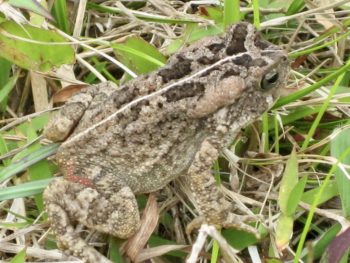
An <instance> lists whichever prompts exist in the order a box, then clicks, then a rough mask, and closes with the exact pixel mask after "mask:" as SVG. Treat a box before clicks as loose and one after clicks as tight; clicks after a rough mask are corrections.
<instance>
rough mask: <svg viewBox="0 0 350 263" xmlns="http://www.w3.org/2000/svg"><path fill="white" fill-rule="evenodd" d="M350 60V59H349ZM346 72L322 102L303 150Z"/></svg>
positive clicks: (302, 148)
mask: <svg viewBox="0 0 350 263" xmlns="http://www.w3.org/2000/svg"><path fill="white" fill-rule="evenodd" d="M349 61H350V60H349ZM344 74H345V73H343V74H341V75H340V76H339V77H338V78H337V80H336V81H335V83H334V85H333V86H332V88H331V89H330V91H329V94H328V97H327V99H326V100H325V102H324V103H323V104H322V106H321V109H320V111H319V112H318V114H317V117H316V119H315V121H314V122H313V123H312V125H311V128H310V130H309V133H308V134H307V136H306V138H305V140H304V142H303V145H302V147H301V150H305V149H306V148H307V146H308V145H309V142H310V141H311V139H312V137H313V136H314V134H315V131H316V129H317V127H318V125H319V123H320V121H321V119H322V116H323V115H324V113H325V112H326V110H327V108H328V105H329V102H330V101H331V99H332V98H333V96H334V94H335V92H336V90H337V88H338V87H339V85H340V83H341V82H342V80H343V77H344Z"/></svg>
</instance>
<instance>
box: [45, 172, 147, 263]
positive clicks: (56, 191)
mask: <svg viewBox="0 0 350 263" xmlns="http://www.w3.org/2000/svg"><path fill="white" fill-rule="evenodd" d="M107 192H109V191H107ZM110 192H112V191H110ZM44 199H45V204H46V210H47V213H48V216H49V220H50V221H51V227H52V229H53V231H54V233H55V234H56V239H57V243H58V246H59V247H60V248H61V249H63V250H65V251H66V252H68V253H69V254H72V255H74V256H77V257H79V258H81V259H82V260H83V261H84V262H87V263H95V262H102V263H107V262H109V263H110V261H109V260H108V259H106V258H105V257H104V256H102V255H101V254H100V253H99V252H97V251H96V250H95V249H94V248H93V247H91V246H89V245H87V243H86V242H85V241H84V240H83V239H82V238H81V237H80V236H79V233H78V232H77V231H76V230H75V225H76V224H77V222H79V223H82V224H84V225H86V226H87V227H89V228H91V229H95V230H97V231H101V232H104V233H108V234H111V235H113V236H117V237H119V238H128V237H130V236H131V235H133V234H134V233H135V232H136V230H137V229H138V227H139V220H140V219H139V213H138V209H137V203H136V200H135V197H134V195H133V193H132V192H131V189H130V188H129V187H126V186H121V187H119V189H114V191H113V192H112V193H111V194H105V193H104V192H103V191H102V189H100V190H99V189H97V188H90V187H87V186H85V185H82V184H78V183H74V182H70V181H67V180H64V179H58V180H55V181H53V182H52V183H51V184H50V185H49V186H48V187H47V188H46V190H45V191H44Z"/></svg>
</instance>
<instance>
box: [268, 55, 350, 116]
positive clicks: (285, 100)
mask: <svg viewBox="0 0 350 263" xmlns="http://www.w3.org/2000/svg"><path fill="white" fill-rule="evenodd" d="M349 69H350V60H348V61H347V62H346V64H345V65H344V66H342V67H340V68H339V69H338V70H336V71H334V72H333V73H331V74H329V75H327V76H325V77H323V78H322V79H320V80H319V81H318V82H316V83H315V84H312V85H310V86H309V87H307V88H305V89H302V90H299V91H296V92H294V93H293V94H291V95H288V96H285V97H283V98H280V99H279V100H278V101H277V102H276V103H275V105H274V106H273V109H276V108H279V107H282V106H284V105H286V104H288V103H290V102H293V101H296V100H298V99H300V98H302V97H304V96H306V95H308V94H310V93H311V92H313V91H315V90H317V89H318V88H320V87H322V86H323V85H325V84H327V83H328V82H329V81H331V80H333V79H335V78H337V77H338V76H340V75H341V74H343V73H344V72H346V71H348V70H349Z"/></svg>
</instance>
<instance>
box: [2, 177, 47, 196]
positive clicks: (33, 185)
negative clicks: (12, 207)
mask: <svg viewBox="0 0 350 263" xmlns="http://www.w3.org/2000/svg"><path fill="white" fill-rule="evenodd" d="M52 180H54V179H53V178H49V179H44V180H38V181H33V182H29V183H24V184H20V185H16V186H10V187H7V188H2V189H0V201H3V200H9V199H14V198H20V197H26V196H33V195H36V194H39V193H41V192H42V191H43V190H44V189H45V188H46V186H47V185H48V184H49V183H50V182H51V181H52Z"/></svg>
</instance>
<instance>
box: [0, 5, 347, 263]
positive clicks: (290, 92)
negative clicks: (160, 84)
mask: <svg viewBox="0 0 350 263" xmlns="http://www.w3.org/2000/svg"><path fill="white" fill-rule="evenodd" d="M208 2H209V3H210V4H208ZM41 3H42V5H43V6H40V5H38V4H37V3H36V2H35V1H34V0H25V1H21V0H8V1H0V12H1V13H0V110H1V120H0V122H1V128H0V155H1V157H0V158H1V161H2V163H1V166H0V184H1V187H0V259H1V260H4V262H25V260H27V261H31V262H39V261H46V262H48V261H55V260H58V259H61V256H62V254H61V252H60V251H57V250H52V249H54V248H56V247H57V246H56V243H55V237H54V236H53V235H52V234H51V233H50V231H48V230H49V224H48V222H47V217H46V215H45V212H44V206H43V200H42V195H41V193H42V191H43V189H44V188H45V186H46V185H47V184H48V183H49V182H50V181H51V180H52V178H53V176H54V175H55V174H57V175H59V173H58V170H57V167H56V166H55V164H54V163H53V162H52V161H51V160H50V158H48V157H49V156H51V155H53V154H54V153H55V150H56V149H57V147H58V146H57V145H56V144H51V143H49V142H48V141H46V140H45V139H43V138H42V137H41V132H42V129H43V127H44V125H45V123H47V121H48V118H49V116H50V114H51V110H48V109H49V108H51V106H52V104H53V103H54V104H55V105H59V104H62V102H64V101H66V99H67V98H68V97H70V96H71V95H72V94H73V93H75V92H76V91H78V90H80V89H81V88H83V87H84V85H82V84H94V83H99V82H102V81H107V80H108V81H114V82H115V83H117V84H122V83H125V82H126V81H128V80H130V79H131V78H134V77H136V76H137V75H140V74H143V73H147V72H150V71H152V70H155V69H157V68H159V67H161V66H162V65H164V64H165V63H166V59H167V57H168V56H169V55H171V54H172V53H174V52H175V51H176V50H178V49H179V48H181V47H182V46H183V45H186V44H187V43H189V42H193V41H195V40H197V39H200V38H202V37H204V36H207V35H213V34H217V33H220V32H222V31H223V30H224V29H225V27H226V26H228V25H230V24H232V23H235V22H237V21H240V20H245V21H250V22H251V23H254V24H255V26H256V27H257V28H259V29H260V30H261V31H262V33H263V35H264V37H265V38H266V39H268V40H269V41H271V42H273V43H276V44H278V45H280V46H282V47H283V48H284V49H285V50H287V51H288V53H289V58H290V62H291V73H290V77H289V82H288V87H286V91H285V92H284V94H282V95H283V96H282V97H281V98H280V99H279V100H278V101H277V103H276V104H275V105H274V107H273V109H271V111H270V112H269V113H266V114H264V116H262V118H261V120H260V121H257V122H256V123H254V124H252V125H250V126H249V127H247V128H246V129H245V130H244V131H242V133H241V134H240V136H239V137H238V138H236V139H235V140H234V141H233V144H232V147H231V148H230V149H227V150H226V151H225V152H224V155H225V156H222V158H220V159H219V160H218V161H217V162H216V163H215V164H214V166H213V171H214V175H215V177H216V179H217V181H218V183H219V184H221V186H222V188H223V191H224V192H225V194H227V197H228V198H231V199H232V200H233V202H236V203H237V204H239V205H238V206H240V208H241V210H242V211H244V212H242V215H256V218H257V220H256V222H255V223H254V224H253V226H254V227H257V229H258V230H259V232H260V234H261V236H262V238H261V239H259V240H258V239H256V238H255V237H254V236H253V235H252V234H250V233H245V232H241V231H238V230H235V229H224V230H222V231H221V232H220V233H219V232H218V231H217V230H215V229H211V228H203V229H202V230H203V231H204V232H203V233H205V235H204V237H205V236H206V235H209V236H210V238H208V239H207V240H206V243H205V246H204V248H203V250H201V253H200V254H199V255H197V254H196V252H198V253H199V251H198V250H197V251H196V249H194V252H193V254H192V257H191V260H192V259H193V260H194V261H193V262H195V260H197V259H199V258H201V259H203V260H204V261H202V262H211V263H215V262H223V261H222V260H223V258H224V259H225V260H226V262H260V261H259V259H260V260H261V261H262V260H265V262H271V263H272V262H287V261H289V262H320V261H322V262H349V259H348V257H349V256H348V248H349V247H350V237H349V229H348V227H349V221H348V218H349V216H350V194H349V193H350V181H349V179H350V176H349V167H350V154H349V153H350V140H349V138H350V130H349V127H350V122H349V121H350V92H349V82H350V71H349V68H350V60H349V55H350V48H349V40H348V37H349V34H350V33H349V32H350V31H349V30H348V28H349V26H350V19H349V13H350V4H349V1H345V0H343V1H333V2H332V3H331V1H326V0H320V1H317V4H316V1H314V2H312V1H300V0H251V1H238V0H224V1H219V0H218V1H215V0H213V1H191V2H188V1H180V0H179V1H158V0H149V1H145V0H139V1H127V0H125V1H124V0H123V1H94V0H91V1H84V0H80V1H69V0H55V1H54V0H48V1H41ZM239 6H240V8H239ZM47 10H49V11H47ZM62 88H64V89H63V90H62ZM233 139H234V138H233ZM154 197H156V198H157V201H158V207H159V209H158V210H157V209H156V206H155V205H154V203H155V201H154V200H155V199H154ZM147 199H148V203H147V205H146V200H147ZM138 201H139V205H140V209H141V210H142V211H143V214H146V215H148V217H149V218H153V219H155V220H156V221H157V218H158V215H159V220H158V224H154V227H155V230H154V231H153V228H151V227H150V229H151V231H153V234H152V235H151V237H150V238H149V239H148V240H145V241H142V240H136V241H135V240H134V241H133V243H130V242H129V243H128V245H127V247H124V248H123V251H124V252H125V251H126V254H128V255H129V257H131V258H134V259H136V258H137V259H138V260H141V261H142V260H146V259H148V258H154V257H157V260H158V261H157V262H184V261H185V259H186V258H187V257H188V256H189V255H190V253H191V252H190V251H191V248H192V247H194V246H192V245H193V244H194V243H195V242H199V241H200V240H199V239H200V238H202V237H201V236H199V239H198V237H197V235H196V233H193V234H192V235H191V236H187V235H186V234H185V231H184V229H185V226H186V225H187V224H188V223H189V222H190V221H191V219H192V218H193V215H195V214H196V213H197V212H196V209H195V206H194V204H193V202H191V192H190V190H189V189H188V186H187V185H186V183H184V181H183V180H182V179H180V180H177V181H176V182H174V183H172V184H171V185H169V186H168V187H167V188H166V189H164V190H162V191H159V193H156V194H155V195H153V194H152V195H150V196H148V195H144V196H140V197H139V200H138ZM145 211H147V212H145ZM222 237H224V239H222ZM87 238H88V239H89V241H90V242H92V243H96V242H97V243H98V244H101V243H102V245H101V252H102V253H104V254H105V255H108V256H109V257H110V258H111V260H112V261H114V262H127V259H126V257H125V255H123V254H122V253H121V252H120V250H119V248H120V247H121V244H122V243H123V241H122V240H117V239H115V238H112V237H107V238H106V237H104V236H101V235H99V234H98V233H93V234H92V235H88V236H87ZM196 240H197V241H196ZM198 240H199V241H198ZM212 240H213V242H211V241H212ZM225 241H227V243H228V245H227V244H226V243H225ZM142 242H146V243H147V248H145V249H142V248H143V247H144V245H145V244H144V243H142ZM103 244H107V246H105V245H103ZM135 244H136V245H135ZM197 244H199V243H197ZM132 245H133V246H136V247H137V246H138V247H140V248H139V249H138V250H137V252H131V249H130V247H131V246H132ZM184 245H187V246H184ZM232 248H235V249H236V251H238V250H239V251H240V252H237V253H235V254H234V255H232V253H233V250H232Z"/></svg>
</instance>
